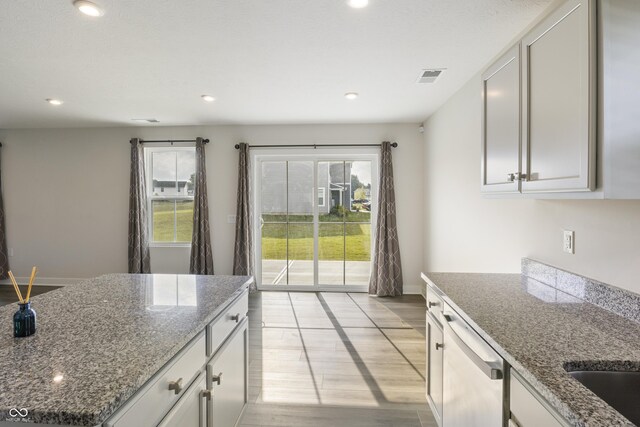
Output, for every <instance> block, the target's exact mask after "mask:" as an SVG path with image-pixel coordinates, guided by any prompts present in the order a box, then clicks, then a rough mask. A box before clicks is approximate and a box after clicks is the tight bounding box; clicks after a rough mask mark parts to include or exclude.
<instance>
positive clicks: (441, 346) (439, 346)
mask: <svg viewBox="0 0 640 427" xmlns="http://www.w3.org/2000/svg"><path fill="white" fill-rule="evenodd" d="M441 348H444V344H440V343H439V342H437V343H436V350H440V349H441Z"/></svg>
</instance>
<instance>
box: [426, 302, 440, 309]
mask: <svg viewBox="0 0 640 427" xmlns="http://www.w3.org/2000/svg"><path fill="white" fill-rule="evenodd" d="M428 305H429V308H431V307H435V306H436V305H438V303H437V302H433V301H429V304H428Z"/></svg>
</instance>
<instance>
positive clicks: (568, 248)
mask: <svg viewBox="0 0 640 427" xmlns="http://www.w3.org/2000/svg"><path fill="white" fill-rule="evenodd" d="M563 243H564V244H563V246H562V249H563V250H564V251H565V252H566V253H568V254H575V253H576V248H575V245H576V233H575V232H574V231H570V230H564V242H563Z"/></svg>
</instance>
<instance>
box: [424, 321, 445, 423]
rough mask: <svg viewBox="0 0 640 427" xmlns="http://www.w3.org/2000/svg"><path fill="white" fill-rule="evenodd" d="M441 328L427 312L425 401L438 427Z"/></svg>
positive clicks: (440, 420)
mask: <svg viewBox="0 0 640 427" xmlns="http://www.w3.org/2000/svg"><path fill="white" fill-rule="evenodd" d="M442 353H443V336H442V326H440V323H439V322H438V321H437V320H436V318H435V317H434V316H433V315H432V314H431V313H430V312H427V401H428V402H429V406H430V407H431V411H432V412H433V415H434V417H435V419H436V422H437V423H438V425H439V426H442Z"/></svg>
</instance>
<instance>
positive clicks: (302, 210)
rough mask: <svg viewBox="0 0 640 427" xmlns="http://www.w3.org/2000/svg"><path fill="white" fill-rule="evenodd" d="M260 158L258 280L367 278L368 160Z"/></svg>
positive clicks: (297, 282) (358, 281)
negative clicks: (281, 159)
mask: <svg viewBox="0 0 640 427" xmlns="http://www.w3.org/2000/svg"><path fill="white" fill-rule="evenodd" d="M259 164H260V168H261V169H260V180H261V181H262V182H261V183H260V192H261V193H260V219H261V231H260V233H261V254H260V256H261V279H262V280H261V284H262V285H294V286H310V287H313V286H325V285H330V286H343V285H367V284H368V283H369V275H370V264H371V231H372V230H371V228H372V227H371V204H372V198H373V197H372V162H371V161H368V160H367V161H317V160H288V161H262V162H260V163H259Z"/></svg>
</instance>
